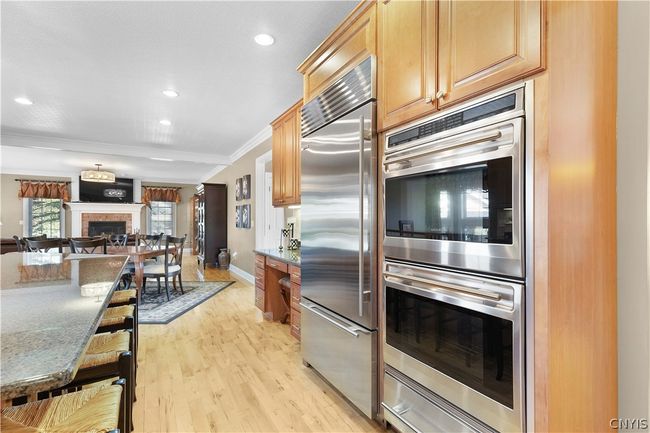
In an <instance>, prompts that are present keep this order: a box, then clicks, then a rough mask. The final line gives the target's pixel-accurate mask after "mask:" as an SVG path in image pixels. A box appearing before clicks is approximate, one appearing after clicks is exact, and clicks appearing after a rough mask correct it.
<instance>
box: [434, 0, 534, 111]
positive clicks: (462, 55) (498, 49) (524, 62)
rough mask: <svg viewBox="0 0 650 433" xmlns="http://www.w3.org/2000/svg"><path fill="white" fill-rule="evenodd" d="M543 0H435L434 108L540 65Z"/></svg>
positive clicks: (468, 95)
mask: <svg viewBox="0 0 650 433" xmlns="http://www.w3.org/2000/svg"><path fill="white" fill-rule="evenodd" d="M544 7H545V4H544V2H543V1H541V0H527V1H454V0H440V1H439V2H438V13H439V28H438V35H439V36H438V107H439V108H443V107H445V106H447V105H450V104H453V103H455V102H457V101H459V100H463V99H467V98H469V97H472V96H476V95H478V94H480V93H483V92H485V91H488V90H491V89H494V88H497V87H499V86H501V85H503V84H506V83H508V82H512V81H515V80H517V79H520V78H523V77H525V76H528V75H532V74H534V73H536V72H539V71H541V70H542V69H544V63H545V61H544V21H543V20H544Z"/></svg>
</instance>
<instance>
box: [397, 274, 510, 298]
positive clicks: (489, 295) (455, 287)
mask: <svg viewBox="0 0 650 433" xmlns="http://www.w3.org/2000/svg"><path fill="white" fill-rule="evenodd" d="M384 275H385V276H388V277H394V278H402V279H405V280H410V281H415V282H418V283H422V284H426V285H427V286H430V287H432V288H436V287H439V288H443V289H450V290H454V291H457V292H462V293H466V294H469V295H472V296H478V297H480V298H487V299H491V300H494V301H499V300H500V299H501V295H500V294H498V293H495V292H488V291H485V290H478V289H472V288H470V287H464V286H458V285H456V284H450V283H439V282H436V283H433V282H431V281H430V280H427V279H426V278H420V277H415V276H413V275H404V274H398V273H395V272H387V271H384Z"/></svg>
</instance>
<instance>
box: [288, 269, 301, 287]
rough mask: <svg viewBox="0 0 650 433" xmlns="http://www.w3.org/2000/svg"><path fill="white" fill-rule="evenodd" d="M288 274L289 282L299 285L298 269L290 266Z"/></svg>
mask: <svg viewBox="0 0 650 433" xmlns="http://www.w3.org/2000/svg"><path fill="white" fill-rule="evenodd" d="M289 274H290V275H291V282H292V283H296V284H300V267H298V266H294V265H290V266H289Z"/></svg>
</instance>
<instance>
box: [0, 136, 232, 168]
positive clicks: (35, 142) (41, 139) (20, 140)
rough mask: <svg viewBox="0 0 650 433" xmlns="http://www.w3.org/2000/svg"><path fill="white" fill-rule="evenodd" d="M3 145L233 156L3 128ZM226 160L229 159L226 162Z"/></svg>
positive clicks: (208, 159) (217, 158) (189, 157)
mask: <svg viewBox="0 0 650 433" xmlns="http://www.w3.org/2000/svg"><path fill="white" fill-rule="evenodd" d="M1 138H2V145H3V146H13V147H26V148H31V147H32V146H41V147H55V148H57V149H61V150H62V151H68V152H82V153H94V154H99V155H116V156H129V157H136V158H150V157H151V156H152V155H155V156H156V157H160V158H170V159H173V160H175V161H188V162H198V163H203V164H206V163H207V164H220V165H227V164H228V162H227V161H229V157H228V156H227V155H216V154H210V153H200V152H185V151H182V150H173V149H166V148H164V147H161V148H151V147H144V146H128V145H123V144H114V143H106V142H100V141H88V140H75V139H69V138H60V137H49V136H44V135H37V134H25V133H21V132H17V131H12V130H11V129H9V130H7V129H6V128H3V130H2V136H1ZM224 161H226V162H225V163H224Z"/></svg>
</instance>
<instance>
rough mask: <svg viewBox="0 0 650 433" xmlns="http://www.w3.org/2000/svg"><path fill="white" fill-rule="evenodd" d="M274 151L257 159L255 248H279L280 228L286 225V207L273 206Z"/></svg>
mask: <svg viewBox="0 0 650 433" xmlns="http://www.w3.org/2000/svg"><path fill="white" fill-rule="evenodd" d="M271 161H272V152H271V151H270V150H269V151H268V152H266V153H265V154H263V155H262V156H260V157H258V158H257V159H256V160H255V180H256V183H257V185H256V191H259V192H260V193H259V194H256V196H255V201H256V205H255V219H256V220H257V224H255V248H256V249H265V248H277V247H278V245H279V244H280V230H281V229H282V228H283V227H284V208H275V207H273V173H272V168H271V167H272V164H271Z"/></svg>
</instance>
